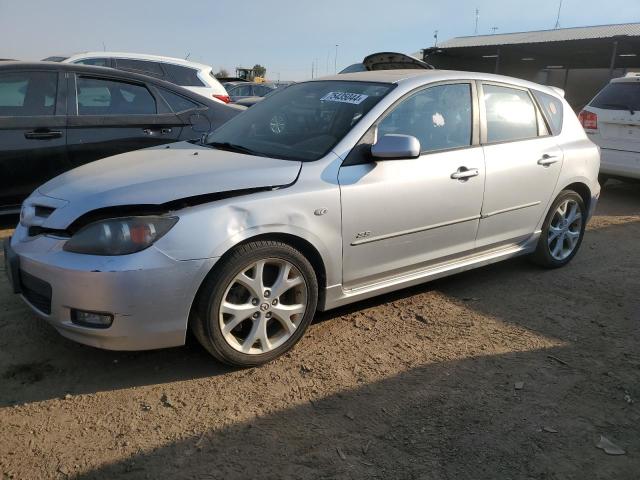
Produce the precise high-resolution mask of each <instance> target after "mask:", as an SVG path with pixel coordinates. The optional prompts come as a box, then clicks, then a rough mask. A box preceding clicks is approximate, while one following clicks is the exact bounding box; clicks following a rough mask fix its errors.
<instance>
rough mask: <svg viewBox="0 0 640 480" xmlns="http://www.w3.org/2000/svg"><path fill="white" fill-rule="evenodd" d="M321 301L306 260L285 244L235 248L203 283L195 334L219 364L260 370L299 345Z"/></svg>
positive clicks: (252, 244) (251, 244) (263, 243)
mask: <svg viewBox="0 0 640 480" xmlns="http://www.w3.org/2000/svg"><path fill="white" fill-rule="evenodd" d="M317 301H318V283H317V279H316V276H315V272H314V270H313V267H312V266H311V264H310V263H309V261H308V260H307V259H306V258H305V257H304V255H302V254H301V253H300V252H299V251H298V250H296V249H295V248H293V247H291V246H290V245H288V244H285V243H281V242H275V241H256V242H251V243H247V244H245V245H241V246H240V247H238V248H236V249H235V250H234V251H233V252H232V253H231V254H230V255H229V256H227V257H226V258H224V259H223V260H222V262H221V263H220V265H218V266H216V267H215V268H214V270H213V271H212V272H211V274H210V275H209V276H208V278H207V279H206V280H205V283H204V284H203V287H202V289H201V291H200V294H199V299H198V304H197V309H196V314H197V315H196V318H193V319H192V322H191V328H192V330H193V332H194V334H195V336H196V338H197V339H198V341H199V342H200V343H201V344H202V345H203V346H204V347H205V348H206V349H207V350H208V351H209V352H210V353H211V354H212V355H213V356H214V357H216V358H217V359H218V360H220V361H222V362H224V363H227V364H230V365H234V366H239V367H251V366H256V365H260V364H263V363H266V362H269V361H271V360H273V359H274V358H276V357H278V356H280V355H282V354H283V353H284V352H286V351H287V350H289V349H291V348H292V347H293V346H294V345H295V344H296V343H297V342H298V340H300V338H301V337H302V335H303V334H304V332H305V330H306V329H307V327H308V326H309V324H310V323H311V320H312V319H313V316H314V314H315V310H316V305H317Z"/></svg>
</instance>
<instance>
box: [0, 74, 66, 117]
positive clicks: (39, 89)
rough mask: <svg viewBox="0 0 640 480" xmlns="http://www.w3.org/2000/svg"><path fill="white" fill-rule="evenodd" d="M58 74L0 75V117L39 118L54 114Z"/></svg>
mask: <svg viewBox="0 0 640 480" xmlns="http://www.w3.org/2000/svg"><path fill="white" fill-rule="evenodd" d="M57 89H58V74H57V73H55V72H16V73H0V116H19V117H25V116H40V115H53V114H54V113H55V103H56V93H57Z"/></svg>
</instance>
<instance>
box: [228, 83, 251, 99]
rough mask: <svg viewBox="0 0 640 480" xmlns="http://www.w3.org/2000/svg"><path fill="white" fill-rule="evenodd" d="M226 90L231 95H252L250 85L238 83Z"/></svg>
mask: <svg viewBox="0 0 640 480" xmlns="http://www.w3.org/2000/svg"><path fill="white" fill-rule="evenodd" d="M227 92H228V93H229V95H231V96H232V97H250V96H251V95H252V92H251V85H238V86H237V87H233V88H232V89H231V90H229V89H227Z"/></svg>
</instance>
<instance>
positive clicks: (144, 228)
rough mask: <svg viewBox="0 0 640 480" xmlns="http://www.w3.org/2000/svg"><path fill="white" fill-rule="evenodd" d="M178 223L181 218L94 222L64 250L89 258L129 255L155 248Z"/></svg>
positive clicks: (132, 218)
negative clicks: (158, 241) (159, 240)
mask: <svg viewBox="0 0 640 480" xmlns="http://www.w3.org/2000/svg"><path fill="white" fill-rule="evenodd" d="M177 222H178V217H159V216H144V217H126V218H110V219H108V220H100V221H97V222H94V223H90V224H89V225H87V226H86V227H83V228H82V229H80V231H78V232H77V233H76V234H75V235H73V236H72V237H71V238H70V239H69V240H68V241H67V243H65V244H64V247H63V249H64V250H66V251H67V252H74V253H84V254H87V255H127V254H129V253H135V252H139V251H140V250H144V249H145V248H148V247H150V246H151V245H153V244H154V243H155V242H156V241H157V240H158V239H159V238H161V237H162V236H163V235H164V234H165V233H167V232H168V231H169V230H171V228H172V227H173V226H174V225H175V224H176V223H177Z"/></svg>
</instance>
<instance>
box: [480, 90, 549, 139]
mask: <svg viewBox="0 0 640 480" xmlns="http://www.w3.org/2000/svg"><path fill="white" fill-rule="evenodd" d="M482 89H483V92H484V106H485V111H486V119H487V142H489V143H494V142H508V141H515V140H525V139H527V138H534V137H537V136H538V121H537V115H536V108H535V106H534V104H533V101H532V100H531V97H530V96H529V93H528V92H527V91H526V90H519V89H516V88H509V87H502V86H497V85H483V86H482Z"/></svg>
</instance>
